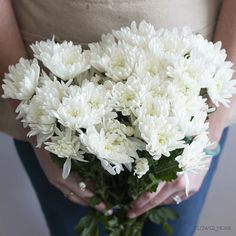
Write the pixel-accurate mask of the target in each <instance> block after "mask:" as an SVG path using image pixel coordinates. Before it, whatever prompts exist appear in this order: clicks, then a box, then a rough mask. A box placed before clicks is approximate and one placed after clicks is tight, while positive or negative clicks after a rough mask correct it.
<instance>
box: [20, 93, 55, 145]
mask: <svg viewBox="0 0 236 236" xmlns="http://www.w3.org/2000/svg"><path fill="white" fill-rule="evenodd" d="M42 102H43V101H42V100H41V97H38V96H37V95H35V96H34V97H33V98H32V99H31V101H30V103H29V104H28V106H24V109H25V114H26V115H25V117H24V118H23V120H22V122H23V123H24V124H25V126H29V127H30V132H29V133H28V136H33V135H37V145H38V146H40V145H41V144H42V143H43V142H44V141H46V140H47V139H48V138H50V137H51V136H52V135H53V133H54V129H55V124H56V119H55V117H53V116H51V115H50V114H49V113H48V111H47V110H45V109H44V108H43V106H42Z"/></svg>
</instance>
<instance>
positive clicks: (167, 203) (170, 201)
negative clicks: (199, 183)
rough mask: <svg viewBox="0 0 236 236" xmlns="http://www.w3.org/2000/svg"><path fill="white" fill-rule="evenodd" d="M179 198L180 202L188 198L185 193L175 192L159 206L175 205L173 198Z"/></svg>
mask: <svg viewBox="0 0 236 236" xmlns="http://www.w3.org/2000/svg"><path fill="white" fill-rule="evenodd" d="M176 195H177V196H179V197H180V198H181V202H182V201H184V200H186V199H187V198H188V197H187V196H186V194H185V192H183V191H181V192H176V193H174V194H173V195H172V196H170V197H168V198H167V199H166V200H164V201H163V202H162V203H161V204H160V205H169V204H177V203H176V201H175V200H174V198H173V197H174V196H176Z"/></svg>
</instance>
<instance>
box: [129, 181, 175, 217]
mask: <svg viewBox="0 0 236 236" xmlns="http://www.w3.org/2000/svg"><path fill="white" fill-rule="evenodd" d="M175 192H176V189H174V188H173V186H172V185H169V184H166V185H165V186H164V187H163V188H162V189H161V190H160V191H159V193H158V194H157V195H156V196H155V197H154V198H153V199H152V200H150V201H149V202H148V203H147V204H145V205H144V206H143V207H142V208H135V209H132V210H131V211H129V213H128V217H129V218H131V219H132V218H135V217H137V216H140V215H142V214H143V213H145V212H147V211H149V210H150V209H152V208H153V207H156V206H158V205H159V204H160V203H162V202H163V201H164V200H166V199H167V198H169V197H170V196H171V195H172V194H173V193H175Z"/></svg>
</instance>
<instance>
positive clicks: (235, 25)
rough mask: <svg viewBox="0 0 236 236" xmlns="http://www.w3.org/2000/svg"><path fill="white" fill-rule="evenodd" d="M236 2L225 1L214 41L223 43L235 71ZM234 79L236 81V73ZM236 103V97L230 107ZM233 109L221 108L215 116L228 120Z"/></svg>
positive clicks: (232, 0)
mask: <svg viewBox="0 0 236 236" xmlns="http://www.w3.org/2000/svg"><path fill="white" fill-rule="evenodd" d="M235 12H236V1H235V0H223V2H222V7H221V11H220V15H219V19H218V22H217V25H216V30H215V35H214V41H215V42H216V41H221V42H222V47H223V48H225V49H226V52H227V60H229V61H232V62H233V63H234V66H233V69H234V70H236V14H235ZM233 79H236V74H235V73H234V76H233ZM235 102H236V95H234V96H233V97H232V98H231V103H230V106H232V105H233V104H234V103H235ZM230 109H231V108H229V109H228V108H225V107H223V106H221V107H220V108H218V110H217V111H216V112H215V115H216V114H217V115H219V116H221V119H222V120H226V119H227V118H228V115H229V112H230Z"/></svg>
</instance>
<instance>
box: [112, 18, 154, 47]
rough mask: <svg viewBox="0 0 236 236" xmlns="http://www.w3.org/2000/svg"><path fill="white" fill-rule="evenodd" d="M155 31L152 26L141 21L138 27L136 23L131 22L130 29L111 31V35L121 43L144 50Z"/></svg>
mask: <svg viewBox="0 0 236 236" xmlns="http://www.w3.org/2000/svg"><path fill="white" fill-rule="evenodd" d="M155 33H156V31H155V29H154V27H153V25H151V24H148V23H147V22H145V21H142V22H141V23H140V24H139V25H138V27H137V24H136V22H134V21H133V22H132V23H131V26H130V27H123V28H121V29H120V30H113V31H112V34H113V35H114V36H115V37H116V38H117V39H118V40H121V41H125V42H126V43H129V44H131V45H133V46H138V47H143V48H146V47H147V45H148V43H149V41H150V39H151V38H152V37H153V36H154V35H155Z"/></svg>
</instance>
